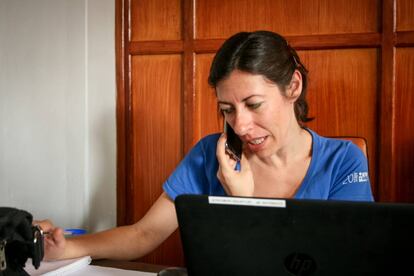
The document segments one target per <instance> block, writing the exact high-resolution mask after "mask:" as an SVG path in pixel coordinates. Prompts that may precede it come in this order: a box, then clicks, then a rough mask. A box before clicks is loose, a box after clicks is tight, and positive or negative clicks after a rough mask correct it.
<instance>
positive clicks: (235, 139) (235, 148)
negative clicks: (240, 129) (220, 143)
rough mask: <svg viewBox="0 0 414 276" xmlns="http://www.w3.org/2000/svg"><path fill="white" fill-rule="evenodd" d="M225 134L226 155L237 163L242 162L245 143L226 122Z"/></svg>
mask: <svg viewBox="0 0 414 276" xmlns="http://www.w3.org/2000/svg"><path fill="white" fill-rule="evenodd" d="M224 132H225V133H226V134H227V141H226V145H225V147H226V153H227V154H228V155H230V157H231V158H233V159H234V160H236V161H240V159H241V156H242V151H243V142H242V140H241V139H240V138H239V136H238V135H237V134H236V133H235V132H234V130H233V129H232V128H231V126H230V125H229V124H228V123H227V122H224Z"/></svg>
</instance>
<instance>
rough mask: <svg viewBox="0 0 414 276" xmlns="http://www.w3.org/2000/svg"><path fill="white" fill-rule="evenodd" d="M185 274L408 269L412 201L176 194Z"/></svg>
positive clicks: (413, 253)
mask: <svg viewBox="0 0 414 276" xmlns="http://www.w3.org/2000/svg"><path fill="white" fill-rule="evenodd" d="M175 206H176V212H177V217H178V223H179V229H180V234H181V239H182V243H183V249H184V256H185V260H186V266H187V270H188V272H189V275H196V276H200V275H209V276H210V275H383V274H389V275H398V274H401V273H404V274H406V273H414V269H413V265H412V264H411V262H412V261H413V260H414V251H413V248H414V238H413V235H414V222H413V220H414V204H413V205H412V204H392V203H372V202H348V201H321V200H295V199H286V200H285V199H283V200H277V199H261V198H239V197H211V196H206V195H181V196H178V197H177V198H176V200H175Z"/></svg>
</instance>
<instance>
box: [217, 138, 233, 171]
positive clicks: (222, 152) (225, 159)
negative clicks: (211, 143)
mask: <svg viewBox="0 0 414 276" xmlns="http://www.w3.org/2000/svg"><path fill="white" fill-rule="evenodd" d="M226 141H227V136H226V134H225V133H223V134H221V136H220V138H219V139H218V141H217V149H216V156H217V160H218V162H219V165H220V167H222V168H223V169H224V171H225V172H226V171H230V170H234V168H235V166H236V164H237V161H236V160H234V159H233V158H231V157H230V156H229V155H228V154H226Z"/></svg>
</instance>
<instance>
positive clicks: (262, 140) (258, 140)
mask: <svg viewBox="0 0 414 276" xmlns="http://www.w3.org/2000/svg"><path fill="white" fill-rule="evenodd" d="M265 139H266V137H260V138H256V139H253V140H250V141H248V143H249V144H251V145H260V144H262V143H263V142H264V140H265Z"/></svg>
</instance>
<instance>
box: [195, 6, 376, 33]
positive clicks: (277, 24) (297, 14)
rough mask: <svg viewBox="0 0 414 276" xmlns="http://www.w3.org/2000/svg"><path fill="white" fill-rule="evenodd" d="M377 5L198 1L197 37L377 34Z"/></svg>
mask: <svg viewBox="0 0 414 276" xmlns="http://www.w3.org/2000/svg"><path fill="white" fill-rule="evenodd" d="M378 3H379V0H364V1H360V0H336V1H332V0H312V1H309V0H290V1H280V0H279V1H273V0H255V1H250V0H226V1H223V0H198V1H197V5H196V20H197V23H196V29H197V30H196V37H197V38H198V39H206V38H227V37H229V36H231V35H232V34H234V33H236V32H239V31H241V30H243V31H254V30H263V29H266V30H272V31H275V32H279V33H281V34H284V35H304V34H338V33H363V32H377V31H378V29H379V26H378V22H379V20H378V16H379V9H378ZM339 11H340V12H339ZM351 18H352V20H350V19H351Z"/></svg>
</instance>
